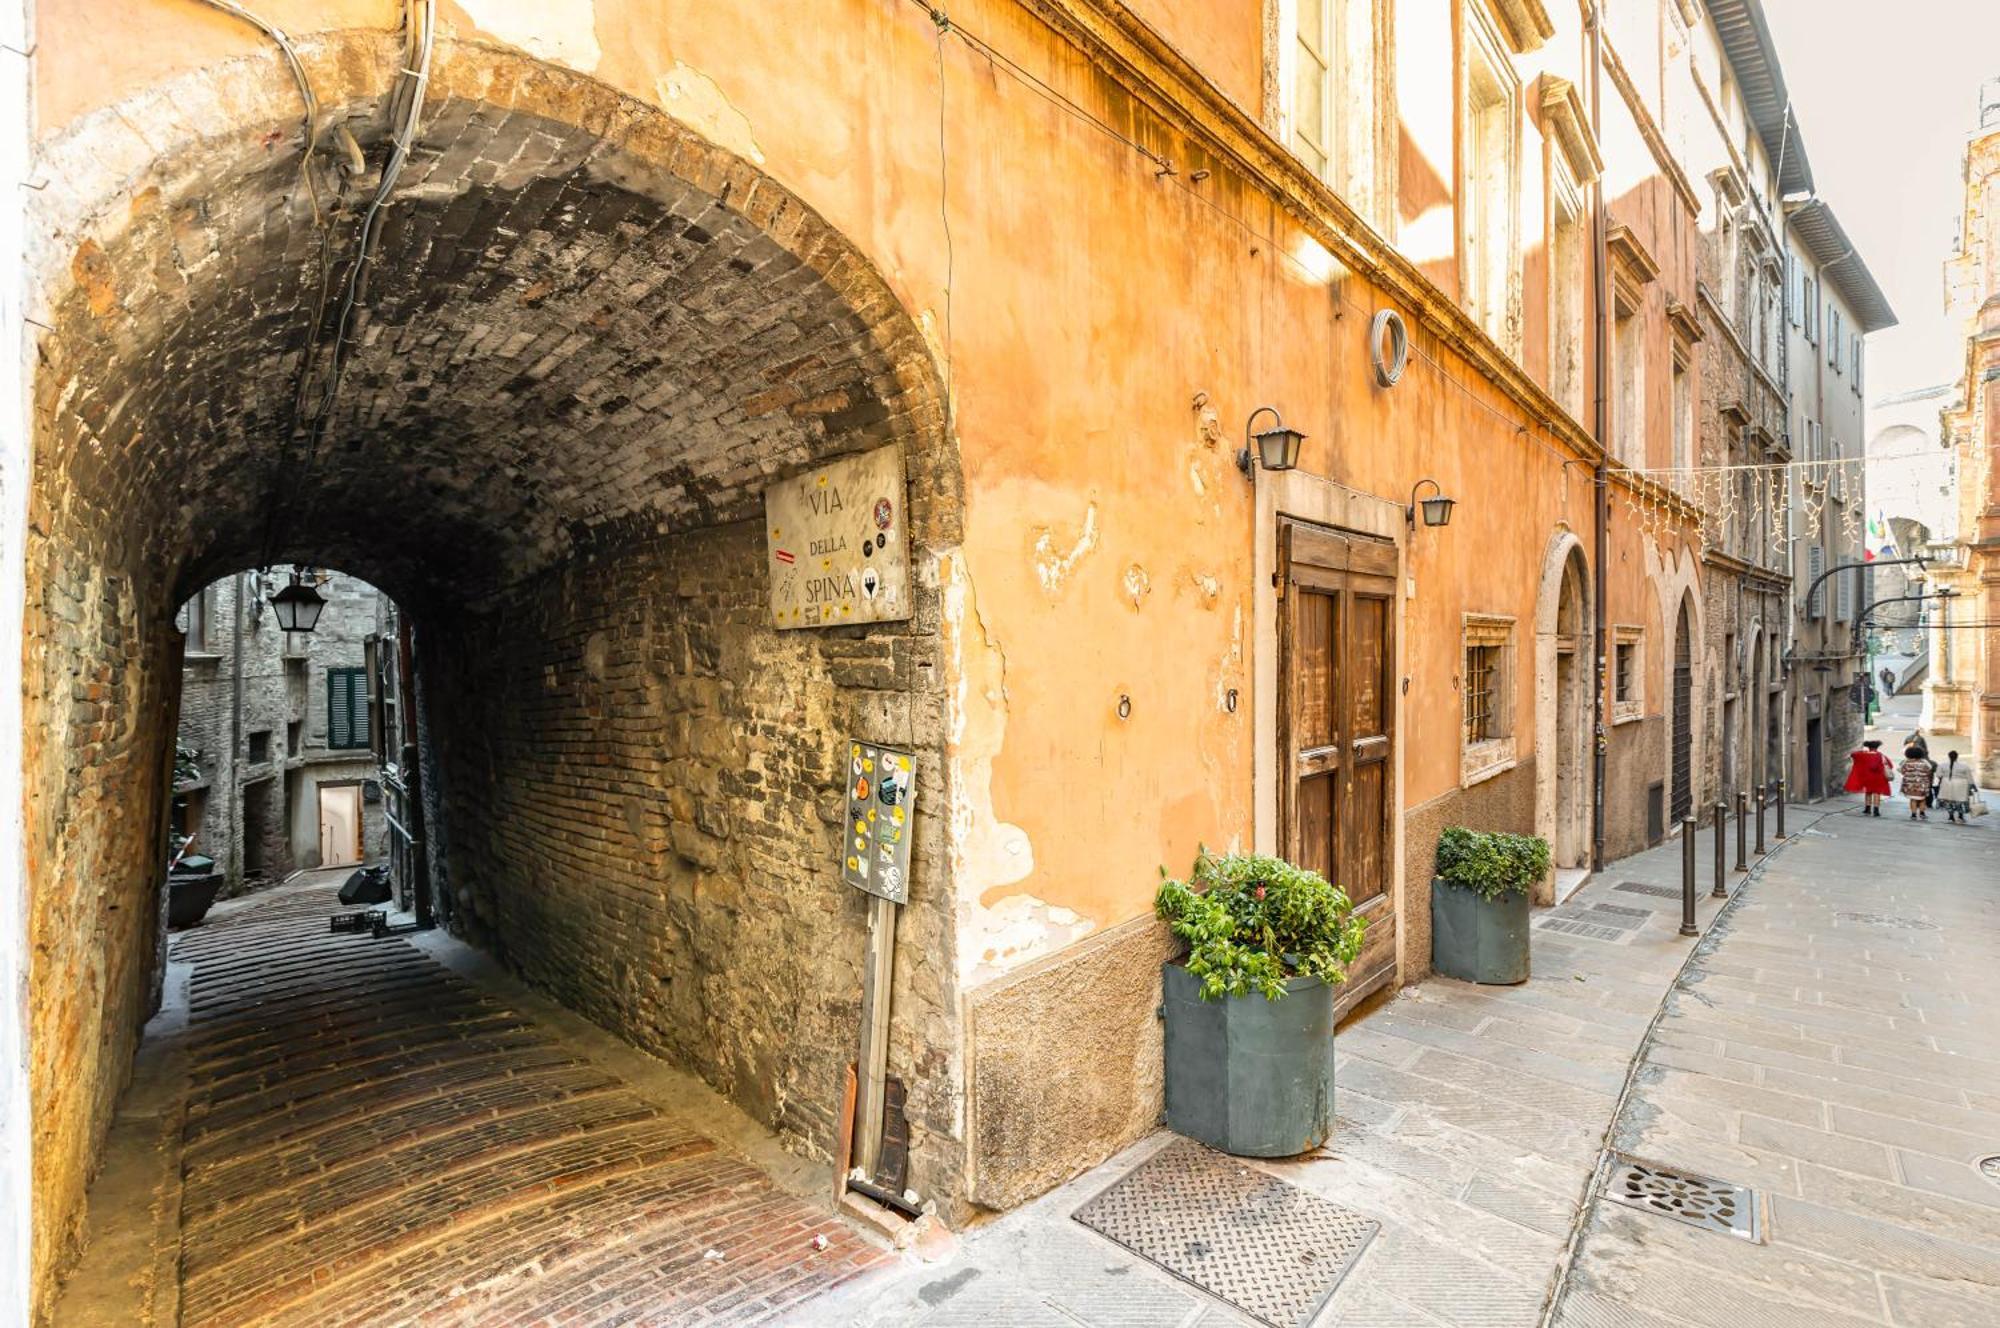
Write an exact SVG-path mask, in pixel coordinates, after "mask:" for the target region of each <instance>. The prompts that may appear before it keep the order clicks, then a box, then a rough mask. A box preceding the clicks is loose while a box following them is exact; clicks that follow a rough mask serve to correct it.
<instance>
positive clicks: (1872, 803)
mask: <svg viewBox="0 0 2000 1328" xmlns="http://www.w3.org/2000/svg"><path fill="white" fill-rule="evenodd" d="M1889 770H1890V767H1889V758H1888V757H1887V756H1884V755H1883V754H1882V740H1881V739H1880V738H1870V739H1869V740H1868V741H1866V742H1864V743H1862V744H1861V750H1859V751H1856V752H1850V753H1848V756H1847V791H1848V792H1849V793H1859V794H1861V795H1863V797H1864V798H1866V800H1867V801H1866V802H1865V803H1864V804H1863V805H1862V808H1861V814H1862V815H1863V816H1880V815H1881V814H1882V799H1883V798H1885V797H1887V796H1888V795H1889Z"/></svg>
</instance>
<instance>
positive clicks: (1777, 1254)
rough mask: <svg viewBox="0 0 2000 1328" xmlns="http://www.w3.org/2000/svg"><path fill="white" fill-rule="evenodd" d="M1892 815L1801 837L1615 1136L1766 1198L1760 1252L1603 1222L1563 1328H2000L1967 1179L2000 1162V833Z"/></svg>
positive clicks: (1990, 1267) (1663, 1229)
mask: <svg viewBox="0 0 2000 1328" xmlns="http://www.w3.org/2000/svg"><path fill="white" fill-rule="evenodd" d="M1896 806H1897V804H1896V803H1894V802H1893V801H1892V802H1891V803H1890V811H1889V814H1887V815H1885V816H1883V817H1881V818H1873V817H1862V816H1860V815H1858V814H1857V813H1856V812H1855V810H1854V809H1853V806H1852V804H1849V803H1846V802H1844V801H1842V802H1835V803H1830V804H1825V805H1824V808H1823V810H1824V812H1825V813H1826V814H1825V815H1824V816H1823V817H1821V818H1819V819H1815V818H1814V817H1813V816H1812V815H1810V814H1809V815H1807V816H1801V817H1799V818H1798V821H1799V822H1800V823H1801V824H1802V825H1809V827H1810V828H1809V830H1808V833H1806V834H1804V835H1802V836H1800V837H1799V839H1798V840H1797V842H1796V843H1794V844H1793V845H1792V846H1791V847H1790V848H1789V849H1788V850H1787V851H1786V852H1784V853H1782V854H1779V855H1776V856H1775V857H1773V858H1772V859H1771V860H1770V862H1769V863H1768V864H1767V866H1766V868H1765V870H1764V871H1763V873H1762V874H1761V876H1760V879H1759V880H1758V881H1757V882H1756V883H1755V885H1754V886H1753V887H1752V888H1751V889H1750V891H1749V892H1748V893H1747V894H1746V896H1745V897H1744V898H1743V899H1742V900H1741V901H1740V902H1739V903H1738V904H1737V905H1736V906H1735V907H1734V908H1732V909H1731V910H1730V912H1729V913H1728V915H1727V916H1726V917H1725V918H1724V919H1723V921H1722V922H1721V924H1720V926H1719V927H1717V928H1716V929H1715V931H1714V933H1713V934H1712V936H1711V937H1710V938H1709V939H1708V940H1707V941H1705V942H1704V944H1703V947H1702V949H1701V951H1700V952H1698V953H1697V955H1696V957H1695V959H1694V961H1693V963H1692V965H1691V966H1690V968H1689V971H1688V973H1687V975H1686V978H1685V980H1684V981H1683V982H1682V983H1681V984H1680V985H1679V986H1678V987H1677V988H1676V990H1675V991H1674V992H1673V994H1671V995H1670V996H1669V997H1668V999H1667V1002H1666V1007H1665V1013H1664V1015H1663V1018H1662V1021H1661V1024H1660V1027H1659V1032H1658V1036H1657V1037H1656V1039H1655V1040H1654V1041H1653V1043H1652V1045H1651V1046H1650V1047H1649V1049H1648V1051H1647V1053H1646V1055H1645V1057H1644V1058H1643V1061H1642V1062H1641V1065H1640V1068H1639V1070H1638V1073H1637V1075H1636V1077H1635V1084H1634V1092H1633V1095H1632V1098H1631V1100H1630V1103H1629V1106H1628V1109H1627V1111H1626V1113H1625V1114H1624V1116H1623V1117H1622V1118H1621V1121H1620V1124H1619V1127H1618V1131H1617V1136H1616V1139H1615V1144H1616V1146H1617V1147H1618V1148H1619V1149H1620V1150H1621V1151H1624V1152H1627V1153H1629V1154H1631V1155H1633V1156H1637V1157H1641V1158H1644V1159H1645V1160H1647V1161H1649V1162H1654V1163H1660V1164H1665V1165H1667V1166H1671V1167H1679V1168H1683V1169H1689V1170H1693V1171H1696V1172H1698V1173H1702V1174H1707V1175H1712V1176H1715V1177H1717V1178H1719V1179H1722V1180H1727V1181H1732V1182H1735V1183H1738V1184H1745V1185H1751V1186H1754V1187H1756V1188H1758V1189H1759V1190H1760V1191H1761V1194H1762V1201H1763V1203H1764V1205H1765V1214H1766V1234H1765V1239H1764V1241H1763V1243H1761V1244H1751V1243H1748V1242H1743V1241H1738V1240H1733V1239H1731V1238H1729V1237H1725V1236H1718V1235H1715V1234H1713V1233H1709V1232H1704V1231H1698V1230H1694V1229H1691V1228H1687V1227H1684V1226H1681V1225H1679V1224H1677V1223H1674V1222H1671V1221H1665V1220H1660V1219H1656V1218H1650V1217H1647V1216H1644V1215H1641V1214H1636V1213H1633V1212H1631V1211H1629V1210H1625V1209H1622V1208H1618V1207H1616V1206H1614V1205H1609V1204H1597V1205H1595V1206H1594V1207H1593V1208H1592V1210H1591V1213H1590V1216H1589V1220H1588V1224H1587V1226H1586V1228H1585V1230H1584V1233H1583V1236H1582V1239H1581V1241H1580V1243H1579V1246H1578V1250H1577V1255H1576V1259H1575V1261H1574V1263H1573V1266H1572V1273H1571V1277H1570V1279H1569V1281H1568V1283H1567V1286H1566V1289H1565V1293H1564V1296H1563V1299H1562V1301H1561V1302H1560V1304H1559V1306H1558V1309H1557V1312H1556V1315H1555V1319H1554V1321H1555V1323H1556V1324H1558V1325H1561V1326H1562V1328H1597V1326H1598V1325H1602V1324H1608V1323H1623V1322H1627V1321H1628V1320H1621V1319H1619V1318H1617V1317H1616V1313H1617V1311H1619V1310H1625V1311H1630V1312H1631V1313H1633V1314H1634V1315H1640V1314H1644V1315H1651V1316H1658V1317H1659V1318H1661V1319H1664V1320H1667V1321H1672V1322H1677V1323H1684V1324H1695V1325H1711V1326H1712V1328H1741V1326H1742V1325H1744V1324H1757V1325H1764V1324H1770V1325H1774V1326H1776V1328H1788V1326H1789V1325H1797V1326H1798V1328H1850V1326H1852V1328H1862V1326H1863V1325H1867V1326H1870V1328H1949V1326H1950V1325H1966V1326H1967V1328H1970V1325H1974V1324H1977V1325H1981V1326H1982V1328H1990V1325H1994V1324H2000V1183H1996V1182H1995V1181H1994V1180H1992V1179H1991V1178H1989V1177H1987V1176H1984V1175H1982V1174H1981V1173H1980V1171H1979V1169H1978V1166H1977V1164H1978V1162H1979V1160H1980V1159H1981V1158H1982V1157H1986V1156H1991V1155H1993V1154H1996V1153H2000V1111H1996V1110H1995V1109H1994V1108H1995V1107H1996V1106H1997V1105H2000V1101H1996V1098H1995V1097H1994V1096H1993V1083H1994V1079H1995V1076H1996V1075H1997V1074H2000V1061H1996V1057H2000V1035H1996V1034H1995V1033H1994V1032H1993V1030H1994V1029H1995V1028H2000V1016H1997V1015H1996V1012H1995V1007H1996V1005H2000V962H1996V958H1995V955H1996V949H2000V831H1996V830H1995V829H1994V828H1993V827H1992V826H1991V825H1990V818H1989V822H1975V823H1973V824H1972V825H1970V826H1954V825H1949V824H1947V823H1944V822H1939V821H1928V822H1912V821H1910V820H1909V819H1908V818H1907V817H1903V816H1898V815H1896V812H1895V809H1896ZM1982 1032H1983V1034H1984V1035H1983V1036H1982V1035H1981V1034H1982ZM1629 1322H1633V1323H1646V1322H1649V1320H1648V1319H1645V1318H1640V1317H1635V1318H1633V1319H1631V1320H1629Z"/></svg>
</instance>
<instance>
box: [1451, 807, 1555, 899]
mask: <svg viewBox="0 0 2000 1328" xmlns="http://www.w3.org/2000/svg"><path fill="white" fill-rule="evenodd" d="M1548 870H1549V841H1548V840H1546V839H1539V838H1537V837H1535V836H1534V835H1510V834H1506V833H1504V832H1502V831H1499V830H1467V829H1465V828H1464V827H1463V826H1456V825H1454V826H1449V827H1447V828H1446V830H1445V832H1444V833H1443V834H1442V835H1439V836H1438V846H1437V874H1438V876H1439V877H1440V878H1441V879H1443V880H1446V881H1449V882H1451V883H1452V884H1453V885H1459V886H1464V887H1465V888H1466V889H1468V890H1470V891H1472V892H1473V893H1474V894H1476V895H1478V896H1479V897H1480V898H1481V899H1498V898H1500V897H1501V896H1502V895H1508V894H1526V893H1527V892H1528V891H1529V890H1531V889H1533V888H1534V884H1535V882H1536V881H1539V880H1541V879H1542V877H1543V876H1545V875H1547V874H1548Z"/></svg>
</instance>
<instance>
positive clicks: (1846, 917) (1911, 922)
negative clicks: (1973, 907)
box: [1833, 913, 1939, 931]
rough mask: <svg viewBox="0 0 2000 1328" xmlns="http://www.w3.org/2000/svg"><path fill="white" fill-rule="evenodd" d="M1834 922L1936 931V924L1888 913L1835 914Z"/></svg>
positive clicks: (1906, 929)
mask: <svg viewBox="0 0 2000 1328" xmlns="http://www.w3.org/2000/svg"><path fill="white" fill-rule="evenodd" d="M1833 917H1834V920H1835V921H1836V922H1861V923H1866V924H1867V925H1868V926H1870V927H1901V928H1903V929H1904V930H1905V931H1937V930H1939V927H1938V924H1937V923H1935V922H1925V921H1924V920H1923V919H1922V918H1899V917H1895V916H1893V915H1892V914H1888V913H1836V914H1834V915H1833Z"/></svg>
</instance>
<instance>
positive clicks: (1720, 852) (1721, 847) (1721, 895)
mask: <svg viewBox="0 0 2000 1328" xmlns="http://www.w3.org/2000/svg"><path fill="white" fill-rule="evenodd" d="M1728 836H1729V804H1728V803H1726V802H1722V801H1720V800H1718V801H1717V802H1716V804H1715V888H1714V889H1713V890H1710V891H1709V892H1708V897H1709V898H1710V899H1727V898H1729V891H1727V890H1725V889H1723V888H1722V876H1723V873H1724V872H1726V871H1728V870H1729V868H1728V866H1727V863H1728V858H1727V856H1726V855H1725V853H1726V848H1727V845H1726V844H1725V843H1724V842H1723V841H1724V840H1726V839H1727V838H1728Z"/></svg>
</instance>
